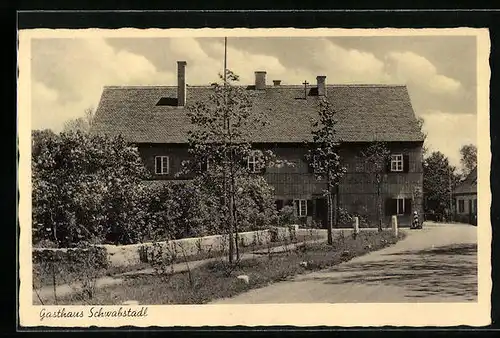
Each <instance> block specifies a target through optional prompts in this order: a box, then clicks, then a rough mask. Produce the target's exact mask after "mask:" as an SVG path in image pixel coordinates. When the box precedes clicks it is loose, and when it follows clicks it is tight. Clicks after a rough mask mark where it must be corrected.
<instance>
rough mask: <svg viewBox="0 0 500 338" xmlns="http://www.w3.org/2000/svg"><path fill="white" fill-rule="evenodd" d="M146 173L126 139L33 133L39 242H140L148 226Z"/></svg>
mask: <svg viewBox="0 0 500 338" xmlns="http://www.w3.org/2000/svg"><path fill="white" fill-rule="evenodd" d="M146 175H147V172H146V170H145V168H144V166H143V164H142V162H141V159H140V156H139V153H138V150H137V148H135V147H132V146H130V145H128V144H127V142H126V141H125V140H124V139H123V138H121V137H113V138H111V137H105V136H98V135H89V134H85V133H82V132H68V133H61V134H58V135H56V134H54V133H51V132H48V131H42V132H40V131H38V132H34V134H33V152H32V183H33V241H34V243H37V242H39V241H41V240H44V239H45V240H51V241H53V242H55V243H57V245H58V246H59V247H71V246H74V245H75V244H76V243H79V242H81V241H92V242H105V241H107V242H111V243H120V244H128V243H133V242H135V241H137V240H138V236H137V231H136V230H137V229H139V228H140V227H141V226H143V225H144V221H143V219H141V217H142V216H143V212H141V211H142V210H141V208H142V204H141V203H139V202H140V200H141V198H140V197H141V195H142V194H143V193H144V192H143V190H142V187H141V185H139V184H138V183H139V182H140V181H141V179H143V178H144V177H146Z"/></svg>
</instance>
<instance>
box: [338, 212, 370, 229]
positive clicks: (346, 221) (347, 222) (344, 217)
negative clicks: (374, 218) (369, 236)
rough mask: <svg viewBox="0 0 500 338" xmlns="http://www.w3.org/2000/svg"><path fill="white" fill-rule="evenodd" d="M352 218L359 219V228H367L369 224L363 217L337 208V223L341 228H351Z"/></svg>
mask: <svg viewBox="0 0 500 338" xmlns="http://www.w3.org/2000/svg"><path fill="white" fill-rule="evenodd" d="M354 217H358V219H359V227H360V228H367V227H369V222H368V218H367V217H366V216H364V215H360V214H359V213H355V212H354V213H351V212H348V211H347V210H346V209H344V208H339V218H338V222H339V225H340V226H342V227H352V224H353V222H354Z"/></svg>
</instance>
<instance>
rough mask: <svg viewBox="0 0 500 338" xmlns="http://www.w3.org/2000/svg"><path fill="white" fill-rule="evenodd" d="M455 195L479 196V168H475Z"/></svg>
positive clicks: (456, 190) (459, 186)
mask: <svg viewBox="0 0 500 338" xmlns="http://www.w3.org/2000/svg"><path fill="white" fill-rule="evenodd" d="M453 193H454V194H458V195H459V194H477V167H476V168H474V170H472V171H471V172H470V174H469V175H468V176H467V178H466V179H465V180H463V181H462V182H461V183H460V184H459V185H458V187H457V188H456V189H455V191H454V192H453Z"/></svg>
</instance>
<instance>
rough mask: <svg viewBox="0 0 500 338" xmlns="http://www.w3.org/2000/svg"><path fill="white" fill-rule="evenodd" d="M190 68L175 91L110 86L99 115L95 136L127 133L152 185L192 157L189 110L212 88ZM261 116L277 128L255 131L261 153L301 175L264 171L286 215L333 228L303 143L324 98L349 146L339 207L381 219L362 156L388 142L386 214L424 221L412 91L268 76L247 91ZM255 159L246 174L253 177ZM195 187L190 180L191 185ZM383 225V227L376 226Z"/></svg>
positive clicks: (181, 65) (405, 221)
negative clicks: (193, 79) (289, 209)
mask: <svg viewBox="0 0 500 338" xmlns="http://www.w3.org/2000/svg"><path fill="white" fill-rule="evenodd" d="M185 68H186V63H185V62H183V61H179V62H178V84H177V86H116V87H105V88H104V91H103V93H102V96H101V101H100V103H99V106H98V108H97V112H96V119H95V124H94V131H95V132H97V133H105V134H110V135H117V134H121V135H122V136H123V137H124V138H125V139H126V140H128V141H129V142H130V143H133V144H136V145H137V146H138V148H139V151H140V154H141V156H142V158H143V161H144V163H145V165H146V167H147V168H148V169H149V170H150V171H151V173H152V174H153V175H154V179H155V180H158V181H161V180H173V179H179V178H178V177H177V176H175V174H176V172H177V171H179V170H180V167H181V162H182V161H183V160H185V159H187V158H188V151H187V150H188V130H189V128H190V120H189V118H188V116H187V114H186V105H188V104H189V103H193V102H196V101H200V100H202V101H203V100H205V101H206V100H208V98H209V95H210V93H211V92H212V88H211V87H210V86H208V85H207V86H189V85H187V84H186V72H185ZM243 87H244V88H245V89H246V90H247V91H248V94H249V96H250V97H251V100H252V103H253V109H258V110H261V111H264V112H266V114H268V121H269V124H268V125H266V126H263V127H262V128H259V130H256V131H255V134H254V136H253V138H254V139H253V142H252V143H253V146H254V147H255V148H256V149H271V150H273V151H274V153H275V154H276V155H277V156H278V158H282V159H286V160H287V161H289V162H294V163H295V166H293V167H283V168H265V170H262V171H260V172H256V174H258V175H263V176H264V177H265V178H266V180H267V181H268V183H269V184H270V185H272V186H273V187H274V189H275V200H276V206H277V208H278V209H280V208H282V207H283V206H285V205H293V206H295V210H296V213H297V216H298V217H299V218H300V219H301V220H302V221H303V222H304V223H310V222H312V221H315V222H316V223H319V224H325V221H326V214H327V208H326V200H325V197H324V196H323V193H322V191H323V189H325V187H326V185H325V182H324V181H318V180H317V179H315V177H314V173H313V172H312V170H311V166H310V165H309V164H308V162H307V161H306V158H305V155H306V152H307V150H306V148H305V147H304V141H306V140H308V141H310V140H311V139H312V134H311V118H315V117H317V116H318V103H319V100H320V99H321V98H323V97H326V98H327V99H328V100H329V101H330V103H331V104H332V106H333V108H334V109H335V110H336V112H337V113H338V124H337V131H338V136H339V138H340V139H341V140H342V146H341V149H340V152H341V158H342V160H343V162H344V165H345V166H346V167H347V174H346V175H345V177H344V178H343V180H342V182H341V184H340V186H339V199H338V202H339V206H340V207H342V208H343V209H346V210H347V211H349V212H353V213H358V214H360V215H364V216H366V217H367V218H368V219H371V220H376V215H377V209H378V206H377V202H376V201H377V189H376V185H375V183H374V178H373V175H369V171H368V170H367V168H368V167H367V166H368V165H369V164H367V163H365V161H363V159H362V158H360V157H359V152H360V150H361V149H364V148H365V147H366V146H367V145H369V144H370V142H374V141H384V142H386V144H387V145H388V147H389V149H390V151H391V153H392V156H391V160H390V161H389V162H388V163H387V167H386V172H385V173H384V182H385V183H384V186H383V187H382V189H381V192H380V194H381V197H382V212H383V214H384V217H385V222H386V223H387V224H388V222H389V220H390V216H391V215H398V218H399V222H400V224H402V225H409V224H410V222H411V214H412V212H413V211H414V210H417V211H418V212H419V214H421V213H422V197H421V196H420V194H416V192H418V191H422V184H423V168H422V145H423V141H424V137H423V135H422V133H421V131H420V127H419V124H418V121H417V119H416V117H415V114H414V111H413V108H412V105H411V102H410V97H409V95H408V90H407V88H406V86H403V85H379V84H374V85H356V84H352V85H327V84H326V76H324V75H320V76H318V77H317V83H316V84H315V85H312V86H309V87H308V86H307V82H306V83H304V85H283V84H281V81H279V80H274V81H273V84H272V85H267V84H266V72H265V71H257V72H255V83H254V84H253V85H249V86H243ZM254 162H255V159H252V158H249V159H248V168H249V170H250V171H252V172H254V171H255V165H254ZM185 179H189V177H185ZM373 224H375V222H374V223H373Z"/></svg>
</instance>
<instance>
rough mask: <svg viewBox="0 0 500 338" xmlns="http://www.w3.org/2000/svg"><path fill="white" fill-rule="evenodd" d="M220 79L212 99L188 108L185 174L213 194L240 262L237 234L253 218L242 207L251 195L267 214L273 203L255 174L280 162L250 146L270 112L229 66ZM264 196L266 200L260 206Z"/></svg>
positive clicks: (266, 186) (270, 154)
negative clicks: (261, 108) (258, 107)
mask: <svg viewBox="0 0 500 338" xmlns="http://www.w3.org/2000/svg"><path fill="white" fill-rule="evenodd" d="M220 79H221V80H222V84H221V83H214V84H212V93H211V95H210V97H209V100H208V101H199V102H195V103H193V104H191V105H190V106H188V108H187V111H188V116H189V118H190V120H191V124H192V128H191V130H190V131H189V133H188V139H189V153H190V155H191V157H192V160H190V161H186V162H185V163H184V167H185V171H184V172H190V173H195V174H196V176H197V178H196V179H195V180H197V181H198V182H199V189H200V190H202V191H204V193H207V194H208V195H211V196H212V198H211V200H212V202H214V201H215V200H218V206H217V210H219V213H220V214H221V215H222V220H221V222H222V224H223V229H224V232H225V233H226V234H227V235H228V237H229V261H230V263H232V262H233V260H234V256H235V254H236V260H238V259H239V249H238V248H239V247H238V241H235V238H237V236H238V235H237V234H238V232H239V231H240V227H241V226H242V224H244V222H245V218H247V217H248V216H249V215H248V211H243V210H245V209H244V207H245V206H247V207H248V205H246V203H247V202H249V199H248V197H249V196H251V195H249V194H253V197H255V198H251V199H252V200H253V202H252V203H253V205H255V206H258V210H260V211H261V212H262V213H264V214H266V213H269V205H272V204H270V203H269V201H271V200H272V194H269V190H270V189H271V188H270V186H268V185H267V183H266V182H265V181H264V180H263V179H262V178H261V177H259V176H258V175H256V174H257V173H260V172H263V171H264V170H265V168H266V167H267V166H273V165H278V164H279V163H280V161H277V160H276V158H275V156H274V154H273V153H272V151H269V150H267V151H262V150H258V149H253V148H252V138H253V136H254V135H255V130H259V128H260V127H262V126H264V125H265V124H266V120H265V118H266V115H265V114H264V112H262V111H256V110H254V109H252V103H251V100H250V97H249V96H248V93H247V91H246V89H245V88H244V87H242V86H234V85H233V83H234V82H236V81H238V76H237V75H236V74H234V73H233V72H231V71H229V70H227V73H226V76H222V75H220ZM259 196H260V197H259ZM262 196H267V199H265V201H263V203H261V204H260V206H259V202H258V200H259V199H260V198H261V197H262ZM252 203H251V204H252ZM272 208H273V209H274V206H273V205H272ZM246 210H248V209H246Z"/></svg>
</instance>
